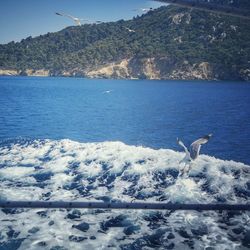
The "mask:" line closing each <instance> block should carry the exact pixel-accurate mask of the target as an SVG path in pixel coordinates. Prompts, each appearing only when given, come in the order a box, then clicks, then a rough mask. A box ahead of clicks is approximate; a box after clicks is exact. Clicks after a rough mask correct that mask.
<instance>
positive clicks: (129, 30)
mask: <svg viewBox="0 0 250 250" xmlns="http://www.w3.org/2000/svg"><path fill="white" fill-rule="evenodd" d="M125 29H126V30H128V32H135V30H131V29H130V28H128V27H125Z"/></svg>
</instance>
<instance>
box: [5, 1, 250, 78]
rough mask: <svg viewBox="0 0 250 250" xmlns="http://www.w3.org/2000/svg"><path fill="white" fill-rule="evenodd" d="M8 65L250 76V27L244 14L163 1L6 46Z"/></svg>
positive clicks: (21, 70)
mask: <svg viewBox="0 0 250 250" xmlns="http://www.w3.org/2000/svg"><path fill="white" fill-rule="evenodd" d="M127 27H129V28H130V29H132V30H135V32H129V31H128V30H127V29H126V28H127ZM0 68H1V69H2V71H1V70H0V73H2V74H4V72H8V71H9V72H12V73H10V74H28V75H32V74H38V75H39V74H41V75H55V76H57V75H65V76H87V77H113V78H149V79H230V80H233V79H238V80H249V79H250V26H249V25H248V23H247V22H246V21H245V20H241V19H239V18H233V17H226V16H219V15H215V14H209V13H207V12H202V11H194V10H189V9H183V8H176V7H172V6H168V7H162V8H159V9H157V10H155V11H150V12H149V13H147V14H145V15H142V16H141V17H136V18H134V19H133V20H129V21H123V20H120V21H118V22H113V23H103V24H99V25H95V24H94V25H83V26H81V27H68V28H66V29H64V30H62V31H60V32H56V33H48V34H46V35H43V36H39V37H36V38H31V37H28V38H27V39H24V40H22V41H21V42H20V43H14V42H11V43H9V44H6V45H0ZM6 70H7V71H6ZM10 70H13V71H10Z"/></svg>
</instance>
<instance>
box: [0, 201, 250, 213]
mask: <svg viewBox="0 0 250 250" xmlns="http://www.w3.org/2000/svg"><path fill="white" fill-rule="evenodd" d="M0 208H67V209H69V208H87V209H143V210H145V209H146V210H150V209H151V210H199V211H208V210H214V211H215V210H219V211H220V210H235V211H236V210H238V211H239V210H240V211H250V204H194V203H193V204H180V203H148V202H147V203H146V202H145V203H144V202H92V201H86V202H82V201H71V202H70V201H0Z"/></svg>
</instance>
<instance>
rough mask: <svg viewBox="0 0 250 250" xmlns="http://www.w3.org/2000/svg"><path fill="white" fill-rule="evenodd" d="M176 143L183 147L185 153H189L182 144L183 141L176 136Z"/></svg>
mask: <svg viewBox="0 0 250 250" xmlns="http://www.w3.org/2000/svg"><path fill="white" fill-rule="evenodd" d="M177 143H178V144H179V145H180V146H181V147H183V148H184V150H185V152H186V154H189V151H188V149H187V147H186V146H185V145H184V143H183V142H182V141H181V140H179V139H178V138H177Z"/></svg>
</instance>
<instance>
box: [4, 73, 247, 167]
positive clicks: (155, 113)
mask: <svg viewBox="0 0 250 250" xmlns="http://www.w3.org/2000/svg"><path fill="white" fill-rule="evenodd" d="M249 97H250V84H249V83H243V82H215V81H210V82H208V81H155V80H151V81H148V80H100V79H93V80H90V79H78V78H39V77H0V140H1V144H5V143H6V140H7V141H8V140H12V139H13V140H15V139H17V138H31V139H37V138H39V139H63V138H68V139H71V140H76V141H80V142H102V141H122V142H124V143H126V144H129V145H142V146H148V147H151V148H170V149H174V150H182V149H181V148H179V147H178V145H176V137H179V138H181V139H182V140H183V141H184V142H185V143H186V144H189V143H191V142H192V141H193V140H195V139H197V138H198V137H200V136H202V135H205V134H208V133H213V135H214V136H213V138H212V139H211V141H210V142H209V143H208V144H206V145H204V146H203V148H202V153H204V154H208V155H210V156H215V157H216V158H221V159H228V160H235V161H240V162H244V163H247V164H249V163H250V156H249V152H250V142H249V140H250V98H249Z"/></svg>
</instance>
